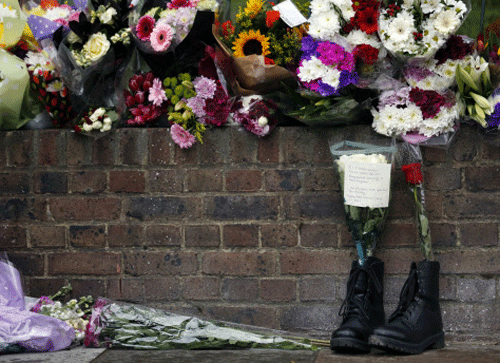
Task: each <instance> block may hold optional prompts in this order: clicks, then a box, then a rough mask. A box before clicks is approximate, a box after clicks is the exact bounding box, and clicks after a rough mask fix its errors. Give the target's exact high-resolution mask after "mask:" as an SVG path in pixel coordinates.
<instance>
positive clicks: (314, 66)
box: [298, 57, 326, 82]
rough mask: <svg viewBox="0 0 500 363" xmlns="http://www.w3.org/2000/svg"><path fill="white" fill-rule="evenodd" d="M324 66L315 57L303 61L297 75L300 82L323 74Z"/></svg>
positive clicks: (312, 79)
mask: <svg viewBox="0 0 500 363" xmlns="http://www.w3.org/2000/svg"><path fill="white" fill-rule="evenodd" d="M325 70H326V66H325V65H324V64H323V63H322V62H321V61H320V60H319V59H318V58H316V57H312V58H311V59H309V60H306V61H303V62H302V65H301V66H300V67H299V71H298V76H299V78H300V80H301V81H302V82H311V81H314V80H315V79H318V78H321V77H323V76H324V74H325Z"/></svg>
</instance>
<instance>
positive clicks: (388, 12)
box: [378, 0, 470, 59]
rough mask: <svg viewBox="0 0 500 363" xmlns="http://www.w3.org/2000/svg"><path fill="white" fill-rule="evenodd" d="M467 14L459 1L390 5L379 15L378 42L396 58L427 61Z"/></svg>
mask: <svg viewBox="0 0 500 363" xmlns="http://www.w3.org/2000/svg"><path fill="white" fill-rule="evenodd" d="M469 10H470V5H469V6H468V5H467V4H466V3H465V2H464V1H462V0H422V1H413V0H396V1H391V2H390V3H389V5H388V6H387V7H385V8H383V9H381V11H380V16H379V20H378V24H379V34H380V38H381V41H382V43H383V44H384V47H385V48H386V49H387V50H388V51H389V52H391V53H392V54H394V55H396V56H397V57H400V58H401V57H402V58H411V57H418V58H424V59H428V58H430V57H432V56H433V55H434V53H436V51H437V50H438V49H439V48H440V47H442V46H443V45H444V43H445V42H446V40H447V39H448V37H449V36H450V35H453V34H455V32H456V31H457V30H458V28H459V27H460V25H461V24H462V22H463V20H464V19H465V17H466V16H467V14H468V12H469Z"/></svg>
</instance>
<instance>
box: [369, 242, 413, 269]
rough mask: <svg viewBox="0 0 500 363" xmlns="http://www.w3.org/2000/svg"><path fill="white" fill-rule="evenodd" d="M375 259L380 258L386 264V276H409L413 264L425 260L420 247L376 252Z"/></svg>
mask: <svg viewBox="0 0 500 363" xmlns="http://www.w3.org/2000/svg"><path fill="white" fill-rule="evenodd" d="M375 257H378V258H379V259H381V260H382V261H384V263H385V273H386V274H407V273H408V272H409V271H410V265H411V263H412V262H419V261H422V260H423V255H422V252H420V248H419V247H417V246H416V247H415V248H413V249H387V250H385V249H384V250H380V251H376V252H375Z"/></svg>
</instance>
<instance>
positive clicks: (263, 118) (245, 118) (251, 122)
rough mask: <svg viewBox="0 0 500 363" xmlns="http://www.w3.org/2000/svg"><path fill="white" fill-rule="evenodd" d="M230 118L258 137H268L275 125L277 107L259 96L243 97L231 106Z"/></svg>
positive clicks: (276, 121)
mask: <svg viewBox="0 0 500 363" xmlns="http://www.w3.org/2000/svg"><path fill="white" fill-rule="evenodd" d="M233 110H234V111H233V112H232V113H231V118H232V119H233V120H234V121H235V122H236V123H237V124H239V125H242V126H243V127H245V129H246V130H247V131H249V132H251V133H253V134H255V135H258V136H266V135H268V134H269V133H270V132H271V131H272V130H273V129H274V128H275V127H276V125H277V123H278V118H277V117H276V113H277V111H278V105H276V103H274V102H273V101H272V100H269V99H265V98H263V97H262V96H260V95H253V96H245V97H242V98H241V99H239V100H238V101H236V103H235V104H234V105H233Z"/></svg>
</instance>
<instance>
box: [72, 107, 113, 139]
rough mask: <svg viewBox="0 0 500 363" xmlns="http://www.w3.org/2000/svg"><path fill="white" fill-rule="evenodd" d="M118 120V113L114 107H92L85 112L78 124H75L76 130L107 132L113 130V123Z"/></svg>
mask: <svg viewBox="0 0 500 363" xmlns="http://www.w3.org/2000/svg"><path fill="white" fill-rule="evenodd" d="M116 121H118V114H117V113H116V111H115V110H114V109H113V108H105V107H98V108H91V109H90V110H89V111H87V112H85V113H84V114H83V116H82V119H81V121H80V123H79V124H78V125H75V127H74V129H75V131H76V132H87V133H89V132H92V131H100V132H106V131H109V130H111V128H112V126H113V123H115V122H116Z"/></svg>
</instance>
